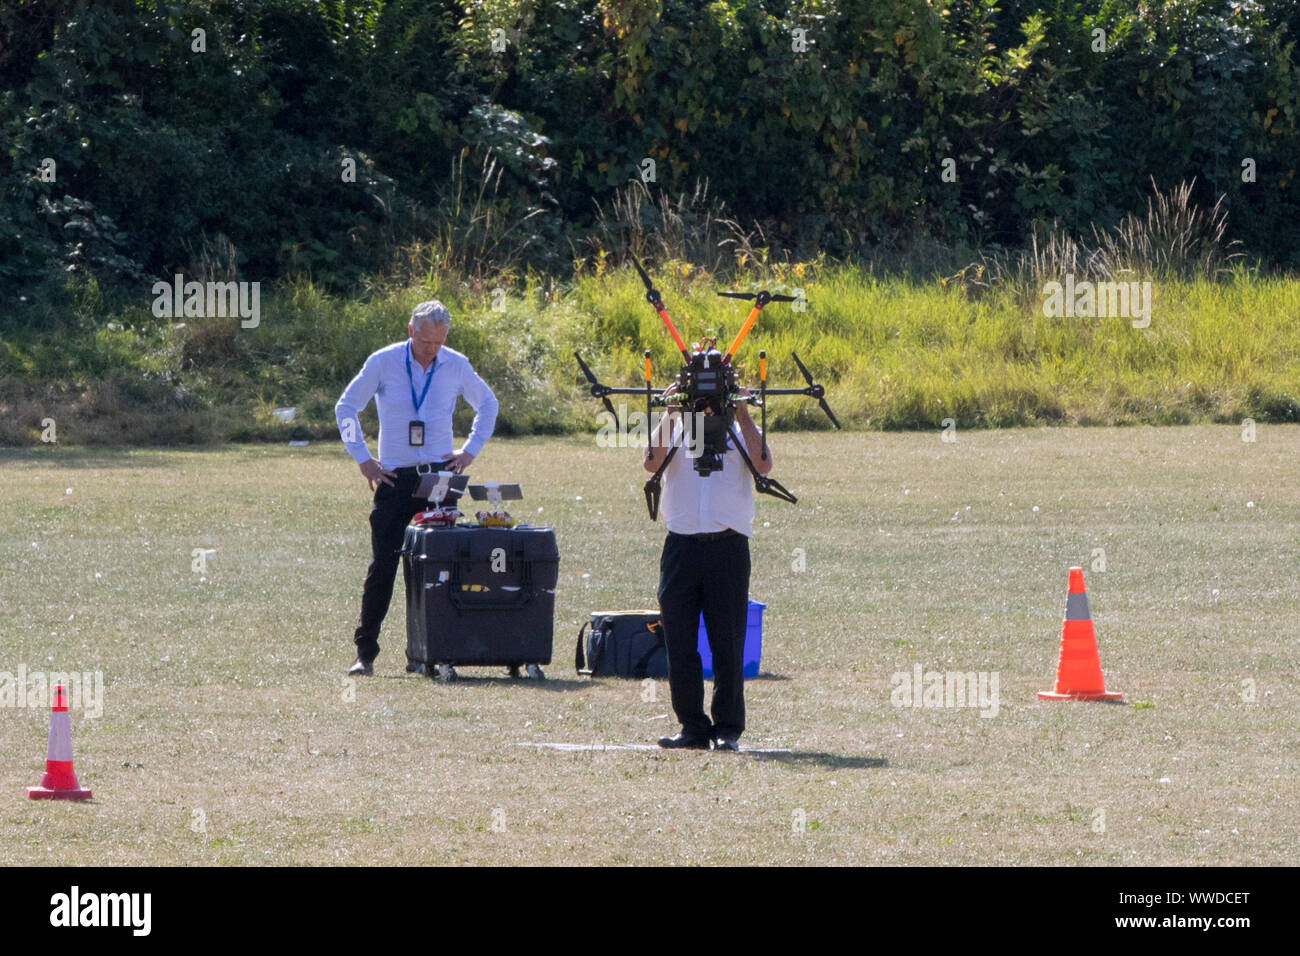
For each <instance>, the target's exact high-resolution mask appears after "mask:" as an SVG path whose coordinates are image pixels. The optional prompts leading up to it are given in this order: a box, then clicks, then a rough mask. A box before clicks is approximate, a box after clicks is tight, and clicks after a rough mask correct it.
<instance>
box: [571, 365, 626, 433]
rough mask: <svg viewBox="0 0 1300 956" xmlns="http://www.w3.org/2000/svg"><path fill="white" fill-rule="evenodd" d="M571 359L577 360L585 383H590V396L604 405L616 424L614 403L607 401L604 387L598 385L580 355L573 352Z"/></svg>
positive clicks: (607, 395)
mask: <svg viewBox="0 0 1300 956" xmlns="http://www.w3.org/2000/svg"><path fill="white" fill-rule="evenodd" d="M573 357H574V358H576V359H577V360H578V367H579V368H581V369H582V374H583V375H585V376H587V381H588V382H590V383H591V394H592V395H593V396H594V397H596V398H599V399H600V400H601V401H602V402H604V403H605V409H606V411H608V412H609V413H610V414H611V415H613V416H614V421H615V422H617V421H618V412H616V411H614V403H613V402H611V401H610V400H609V392H608V391H606V386H604V385H601V384H600V381H599V380H598V379H597V378H596V376H595V375H594V374H592V371H591V369H589V368H588V367H587V363H586V362H584V361H583V360H582V356H581V355H579V354H578V353H577V352H574V353H573Z"/></svg>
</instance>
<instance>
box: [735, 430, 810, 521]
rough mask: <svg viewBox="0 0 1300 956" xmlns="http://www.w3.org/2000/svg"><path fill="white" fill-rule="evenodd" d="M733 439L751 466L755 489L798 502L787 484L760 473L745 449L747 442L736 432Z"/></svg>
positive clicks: (764, 449) (783, 499)
mask: <svg viewBox="0 0 1300 956" xmlns="http://www.w3.org/2000/svg"><path fill="white" fill-rule="evenodd" d="M731 440H732V441H734V442H735V443H736V451H738V452H740V457H741V458H743V459H744V460H745V465H746V466H747V467H748V468H749V473H750V474H751V475H753V476H754V490H755V491H757V492H758V493H759V494H764V495H771V496H772V497H773V498H780V499H781V500H782V501H788V502H790V504H792V505H793V504H798V502H799V499H798V498H796V497H795V496H794V495H792V494H791V493H790V492H789V491H787V490H786V488H785V485H783V484H781V482H779V481H777V480H776V479H775V478H769V477H768V476H767V475H760V474H759V473H758V469H757V468H755V467H754V463H753V462H752V461H750V459H749V452H747V451H745V443H744V442H743V441H741V439H740V436H739V435H737V434H736V432H735V431H734V429H733V431H732V432H731ZM763 452H764V455H763V457H764V459H765V460H766V458H767V454H766V453H767V442H766V439H765V440H764V442H763Z"/></svg>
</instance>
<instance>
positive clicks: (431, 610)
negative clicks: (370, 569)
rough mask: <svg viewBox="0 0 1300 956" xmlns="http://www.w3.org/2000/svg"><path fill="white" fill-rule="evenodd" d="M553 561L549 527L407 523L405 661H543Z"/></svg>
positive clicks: (555, 573)
mask: <svg viewBox="0 0 1300 956" xmlns="http://www.w3.org/2000/svg"><path fill="white" fill-rule="evenodd" d="M559 561H560V553H559V550H558V548H557V547H556V543H555V532H554V531H552V530H551V529H550V528H531V527H516V528H481V527H472V528H464V527H454V528H417V527H409V528H407V529H406V540H405V541H404V543H403V545H402V574H403V577H404V579H405V581H406V657H407V660H409V661H411V662H413V663H421V664H426V665H427V664H452V665H462V664H463V665H471V666H474V665H477V666H493V667H495V666H504V667H515V666H519V665H524V664H549V663H550V662H551V646H552V640H553V637H554V626H555V584H556V580H557V579H558V577H559Z"/></svg>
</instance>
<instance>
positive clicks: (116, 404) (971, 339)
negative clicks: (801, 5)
mask: <svg viewBox="0 0 1300 956" xmlns="http://www.w3.org/2000/svg"><path fill="white" fill-rule="evenodd" d="M763 275H764V278H763V279H762V280H761V281H760V280H759V279H758V278H757V277H756V275H751V276H750V277H749V278H742V279H738V280H724V279H722V278H720V277H715V276H711V275H708V274H706V273H704V272H702V271H701V270H699V269H698V268H693V267H690V266H688V265H685V264H683V263H680V262H672V263H668V264H667V265H665V266H662V267H661V268H658V269H656V271H655V276H656V282H657V283H658V284H659V286H660V287H661V289H662V290H663V294H664V298H665V301H666V303H667V305H668V308H669V311H670V313H671V314H672V315H673V317H674V319H675V321H676V322H677V324H678V326H679V328H680V329H681V331H682V334H683V336H685V337H686V339H687V340H688V342H694V341H698V340H700V339H702V338H705V337H711V336H715V335H716V336H718V337H719V342H720V344H721V346H722V347H723V348H725V347H726V345H727V344H728V343H729V342H730V340H731V338H732V337H733V336H734V335H735V333H736V331H737V330H738V329H739V327H740V325H741V323H742V322H743V321H744V318H745V315H746V312H747V306H746V304H745V303H742V302H738V301H736V300H732V299H722V298H718V297H717V296H716V295H714V292H715V290H716V289H717V288H718V287H720V286H724V285H730V286H732V287H740V288H746V289H756V288H759V287H767V288H769V289H770V290H772V291H783V292H789V291H791V290H793V289H796V288H798V289H803V290H804V294H805V295H806V297H807V300H808V309H807V311H804V312H795V311H793V309H791V308H790V307H789V306H786V305H781V304H777V305H772V306H769V307H768V308H767V309H766V310H765V311H764V312H763V314H762V316H761V318H760V321H759V323H758V325H757V326H756V328H755V331H754V332H753V333H752V334H751V335H750V337H749V339H748V340H747V341H746V343H745V344H744V345H743V346H742V348H741V350H740V353H739V356H738V358H739V361H740V364H741V366H742V367H743V369H744V371H745V373H746V375H747V377H748V379H749V380H750V382H751V383H752V381H753V379H754V376H755V373H756V372H757V364H758V351H759V349H766V350H767V352H768V354H769V357H770V371H771V382H772V384H774V385H802V384H803V383H802V381H801V380H800V378H799V375H798V372H797V370H796V368H795V366H794V363H793V362H792V361H791V359H790V353H791V352H798V353H799V354H800V356H801V357H802V358H803V359H804V360H805V361H806V362H807V363H808V364H809V366H810V367H811V368H812V369H813V371H814V373H815V374H816V375H817V377H818V379H819V380H821V381H823V382H824V383H825V384H826V385H827V387H828V390H829V399H830V403H831V405H832V407H833V408H834V410H835V411H836V413H837V414H838V415H839V417H840V419H841V420H842V421H843V422H844V423H845V424H846V425H847V426H848V427H849V428H851V429H908V428H931V427H939V426H940V425H941V423H942V422H943V421H944V420H945V419H949V418H951V419H953V420H954V421H955V422H956V423H957V425H958V426H959V427H962V428H971V427H1008V426H1026V425H1039V424H1064V423H1073V424H1086V425H1113V424H1189V423H1205V422H1240V421H1241V420H1242V419H1243V418H1253V419H1255V420H1256V421H1259V422H1285V421H1294V420H1296V419H1297V418H1300V391H1297V387H1296V384H1295V378H1294V368H1295V366H1296V363H1297V361H1300V281H1298V280H1296V279H1294V278H1280V277H1272V278H1269V277H1251V276H1249V275H1248V274H1247V273H1245V272H1244V271H1238V272H1237V273H1236V274H1235V275H1234V276H1233V277H1229V278H1226V279H1224V280H1223V281H1221V282H1208V281H1203V280H1201V281H1192V280H1182V279H1176V278H1169V279H1156V280H1155V281H1154V285H1153V288H1154V300H1155V301H1154V310H1153V315H1152V318H1151V326H1150V328H1147V329H1134V328H1133V327H1132V326H1131V325H1130V322H1129V320H1127V319H1124V318H1109V319H1081V318H1073V319H1049V318H1044V317H1043V316H1042V310H1041V303H1042V296H1041V289H1039V288H1038V287H1037V286H1035V287H1032V288H1027V287H1025V286H1022V285H1016V284H1014V283H1001V284H995V285H993V286H992V287H989V286H982V285H977V284H974V280H973V278H972V275H973V273H969V272H968V273H967V274H966V275H964V276H963V277H961V278H958V277H950V278H952V281H947V280H941V279H939V278H938V277H935V278H933V279H916V278H901V277H893V278H884V279H882V278H878V277H875V276H873V275H871V274H869V273H865V272H863V271H861V270H858V269H853V268H849V267H845V266H842V265H834V264H827V263H825V262H821V261H818V262H812V263H800V264H794V265H779V266H772V267H769V268H768V269H766V270H765V272H764V273H763ZM495 288H497V286H495V285H493V284H492V282H491V281H486V282H483V281H480V282H477V283H475V282H469V281H464V280H457V279H451V278H448V279H446V280H445V281H440V282H436V283H430V284H428V285H426V286H423V287H406V286H401V287H398V286H392V287H384V286H379V287H377V288H376V289H375V290H374V291H373V293H372V294H371V295H369V296H368V297H365V298H353V299H338V298H334V297H331V296H329V295H327V294H326V293H324V292H322V291H321V290H320V289H318V288H316V287H314V286H312V285H310V284H309V283H305V282H304V283H299V284H297V285H293V286H288V287H285V288H282V289H280V290H279V291H278V292H277V293H275V294H271V293H270V292H269V291H268V292H267V294H265V295H264V296H263V314H262V316H261V322H260V325H259V326H258V327H257V328H255V329H241V328H240V327H239V324H238V322H237V321H234V320H228V321H223V320H207V319H190V320H187V321H185V322H184V323H179V322H178V323H172V322H170V321H168V320H165V319H155V318H154V317H153V316H152V315H151V314H150V312H149V311H148V302H149V301H150V299H149V297H148V296H146V294H145V290H141V292H140V295H139V296H138V297H136V299H135V300H132V301H131V302H127V303H119V304H118V305H117V306H112V305H107V304H105V302H106V300H105V298H104V297H103V296H102V295H100V294H98V291H97V290H95V289H93V287H92V288H90V289H76V290H74V293H75V294H73V295H72V296H71V298H70V300H69V301H68V302H66V303H60V304H52V303H45V304H43V305H40V306H35V305H34V306H29V307H26V310H25V311H20V312H17V313H15V314H14V315H13V316H12V317H10V318H9V319H8V320H7V328H6V331H5V334H4V336H3V340H0V445H11V446H18V447H22V446H31V445H34V444H38V443H39V442H40V435H41V430H42V427H43V426H42V424H41V423H42V421H43V420H45V419H47V418H53V419H54V420H55V421H56V422H57V429H58V434H59V437H60V439H61V440H63V441H69V442H75V443H93V444H103V445H120V444H187V443H195V442H207V441H212V440H235V441H248V440H273V441H283V440H287V439H290V438H318V439H320V438H327V437H331V436H333V435H334V434H335V433H336V426H335V424H334V419H333V404H334V401H335V400H336V399H337V397H338V395H339V393H340V392H341V391H342V390H343V387H344V386H345V385H346V384H347V382H348V380H349V379H350V378H351V377H352V375H354V374H355V373H356V370H357V369H358V368H360V365H361V363H362V361H363V360H364V358H365V356H366V355H367V354H369V353H370V352H371V351H373V350H374V349H376V348H378V347H380V346H382V345H384V344H387V343H389V342H392V341H396V340H398V339H400V338H401V337H402V336H403V335H404V334H405V324H406V321H407V317H408V316H409V314H410V310H411V308H412V307H413V306H414V305H415V303H417V302H419V301H421V300H423V299H425V298H429V297H433V296H437V297H440V298H442V299H443V300H444V301H446V302H447V303H448V305H449V306H450V308H451V310H452V313H453V315H454V317H455V320H454V324H453V327H452V333H451V337H450V339H449V343H450V344H451V345H452V347H454V348H456V349H458V350H460V351H463V352H465V353H466V354H467V355H469V356H470V358H471V360H472V361H473V362H474V364H475V366H476V368H477V369H478V370H479V372H480V373H481V374H482V375H483V377H484V378H485V379H486V380H487V381H488V382H489V383H490V384H491V385H492V386H493V387H494V388H495V389H496V391H497V393H498V396H499V397H500V398H501V409H502V411H501V418H500V421H499V425H498V430H499V433H500V434H537V433H555V432H574V431H580V430H583V429H585V428H586V427H587V426H588V424H589V423H590V422H591V421H592V420H593V419H594V416H595V413H596V411H597V410H598V409H599V406H598V405H596V403H595V402H594V401H592V400H591V399H590V398H589V397H588V396H586V394H585V389H584V388H583V387H581V386H580V385H579V384H578V377H577V369H576V366H575V363H574V362H573V357H572V353H573V352H574V351H575V350H581V351H582V352H583V353H585V355H586V356H587V357H588V359H589V360H590V362H591V364H592V365H593V367H594V368H595V369H596V370H597V372H598V373H599V374H600V375H601V376H602V377H603V378H606V379H607V380H608V381H609V383H610V384H631V385H635V384H639V382H640V367H641V352H642V349H644V348H647V347H648V348H652V349H653V351H654V357H655V362H656V366H657V368H658V375H657V380H658V381H661V382H662V381H666V380H667V379H668V377H669V376H671V375H672V374H675V372H676V369H677V366H678V364H680V360H679V357H677V356H676V355H675V353H674V351H673V345H672V342H671V340H670V338H669V337H668V335H667V333H666V332H665V331H664V329H663V327H662V324H661V323H660V321H659V319H658V317H657V316H656V315H655V313H654V312H653V311H652V310H651V309H650V308H649V307H648V306H647V304H646V303H645V301H644V290H643V288H642V286H641V284H640V282H639V281H638V280H637V278H636V276H635V274H634V273H632V272H630V271H628V270H626V269H620V270H616V271H603V270H602V274H600V275H596V274H594V273H591V272H585V273H583V274H581V275H579V276H578V277H577V278H575V279H574V280H573V281H572V282H571V283H569V284H568V285H566V286H559V285H556V284H554V283H552V282H549V281H543V280H541V279H538V278H531V279H529V280H527V281H525V282H523V283H521V284H510V283H503V285H502V286H501V287H500V288H501V289H502V290H503V292H504V297H501V298H498V297H497V296H496V295H495V294H494V292H493V290H494V289H495ZM494 303H499V304H500V305H501V306H502V307H503V309H502V310H501V311H497V310H494V308H493V305H494ZM280 406H294V407H296V408H297V409H298V414H297V417H296V418H295V420H294V421H293V422H292V423H288V424H285V423H281V422H279V421H277V420H276V419H275V417H274V416H273V414H272V410H273V409H274V408H276V407H280ZM771 411H772V415H771V422H772V424H773V425H774V426H775V427H777V428H796V429H804V428H823V427H826V422H825V419H824V417H823V416H822V414H821V412H820V411H818V410H817V408H816V406H815V405H814V404H812V403H811V402H806V401H801V400H790V399H785V400H780V401H774V402H773V404H772V410H771ZM469 415H470V413H469V410H468V409H466V408H462V410H461V412H460V417H459V418H458V424H459V425H461V426H462V427H463V426H465V425H466V424H467V422H468V417H469ZM363 424H365V425H366V426H367V427H370V428H372V429H373V416H372V417H371V418H370V419H369V420H366V419H363Z"/></svg>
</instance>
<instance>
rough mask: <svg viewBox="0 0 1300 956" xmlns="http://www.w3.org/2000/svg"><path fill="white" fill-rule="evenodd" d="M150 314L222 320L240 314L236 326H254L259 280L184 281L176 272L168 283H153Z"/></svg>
mask: <svg viewBox="0 0 1300 956" xmlns="http://www.w3.org/2000/svg"><path fill="white" fill-rule="evenodd" d="M152 292H153V294H154V296H155V298H154V300H153V314H154V315H155V316H157V317H158V318H160V319H180V318H190V319H224V318H233V317H235V316H238V317H239V320H240V322H239V327H240V328H243V329H255V328H257V327H258V325H260V324H261V322H262V284H261V283H260V282H198V281H191V282H186V281H185V276H183V275H181V274H180V273H179V272H178V273H177V274H176V276H175V278H174V279H173V280H172V281H171V282H162V281H159V282H155V283H154V284H153V289H152Z"/></svg>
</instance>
